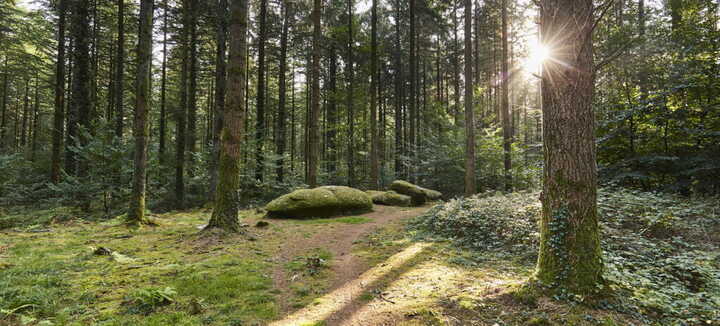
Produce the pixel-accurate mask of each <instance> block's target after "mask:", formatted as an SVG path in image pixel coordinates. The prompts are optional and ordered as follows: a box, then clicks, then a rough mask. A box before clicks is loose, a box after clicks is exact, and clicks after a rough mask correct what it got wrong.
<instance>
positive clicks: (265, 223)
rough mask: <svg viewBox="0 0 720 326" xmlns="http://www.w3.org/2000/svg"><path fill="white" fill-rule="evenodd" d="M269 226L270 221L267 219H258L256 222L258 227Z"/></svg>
mask: <svg viewBox="0 0 720 326" xmlns="http://www.w3.org/2000/svg"><path fill="white" fill-rule="evenodd" d="M268 226H270V223H268V222H267V221H258V222H257V223H255V227H256V228H264V227H268Z"/></svg>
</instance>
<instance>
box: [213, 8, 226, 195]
mask: <svg viewBox="0 0 720 326" xmlns="http://www.w3.org/2000/svg"><path fill="white" fill-rule="evenodd" d="M216 9H217V12H216V17H217V26H216V34H217V36H216V41H217V44H216V47H215V60H216V61H217V62H216V63H215V85H216V87H215V94H214V95H215V103H214V104H213V123H212V128H213V129H212V156H211V158H210V166H209V174H210V196H209V199H214V198H215V190H216V188H217V182H218V161H219V159H220V158H219V156H220V132H221V131H222V124H223V116H222V112H223V110H224V109H225V89H226V87H225V82H226V80H227V73H226V70H227V59H226V54H225V53H226V52H227V29H228V27H227V16H228V15H227V11H228V2H227V0H220V1H218V3H217V8H216Z"/></svg>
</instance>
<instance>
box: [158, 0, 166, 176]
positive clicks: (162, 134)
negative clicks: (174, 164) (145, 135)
mask: <svg viewBox="0 0 720 326" xmlns="http://www.w3.org/2000/svg"><path fill="white" fill-rule="evenodd" d="M167 30H168V0H164V1H163V48H162V53H163V58H162V68H161V70H162V77H161V78H162V79H161V81H160V135H158V136H159V138H160V139H159V146H158V160H159V162H160V167H161V168H162V167H164V166H165V147H166V146H167V145H166V144H165V143H166V134H167Z"/></svg>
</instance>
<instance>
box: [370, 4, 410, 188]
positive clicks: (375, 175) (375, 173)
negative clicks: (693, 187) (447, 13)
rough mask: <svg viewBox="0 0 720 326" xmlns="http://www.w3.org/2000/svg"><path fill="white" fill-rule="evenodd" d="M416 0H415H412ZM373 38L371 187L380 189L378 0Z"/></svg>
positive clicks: (373, 11)
mask: <svg viewBox="0 0 720 326" xmlns="http://www.w3.org/2000/svg"><path fill="white" fill-rule="evenodd" d="M412 1H413V2H415V0H412ZM371 21H372V22H371V24H372V36H371V38H372V40H371V43H372V44H371V50H370V51H371V59H370V60H371V61H370V78H371V80H370V188H371V189H375V190H380V178H379V174H380V158H379V153H378V147H379V146H378V145H379V144H378V142H379V141H378V128H377V120H378V118H377V115H378V114H377V92H378V88H377V84H378V79H379V78H378V68H377V65H378V57H377V0H372V17H371Z"/></svg>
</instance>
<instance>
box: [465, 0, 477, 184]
mask: <svg viewBox="0 0 720 326" xmlns="http://www.w3.org/2000/svg"><path fill="white" fill-rule="evenodd" d="M472 50H473V49H472V1H471V0H465V195H466V196H472V195H474V194H475V192H476V191H477V190H476V187H475V115H474V113H473V106H474V103H473V90H474V89H475V87H474V83H473V60H472Z"/></svg>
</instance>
